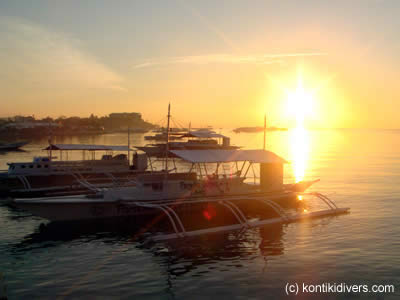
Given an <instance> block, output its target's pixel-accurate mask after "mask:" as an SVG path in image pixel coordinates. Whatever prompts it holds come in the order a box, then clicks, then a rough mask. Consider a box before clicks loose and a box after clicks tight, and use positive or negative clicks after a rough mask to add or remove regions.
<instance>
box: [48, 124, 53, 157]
mask: <svg viewBox="0 0 400 300" xmlns="http://www.w3.org/2000/svg"><path fill="white" fill-rule="evenodd" d="M49 130H50V136H49V140H48V142H49V146H50V151H49V156H50V157H49V161H52V156H53V151H52V148H53V145H52V143H53V130H52V128H51V124H50V123H49Z"/></svg>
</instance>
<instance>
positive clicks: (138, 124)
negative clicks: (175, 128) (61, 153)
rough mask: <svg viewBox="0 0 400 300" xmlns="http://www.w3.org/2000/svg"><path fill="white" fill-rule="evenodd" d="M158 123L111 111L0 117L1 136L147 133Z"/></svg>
mask: <svg viewBox="0 0 400 300" xmlns="http://www.w3.org/2000/svg"><path fill="white" fill-rule="evenodd" d="M154 127H155V125H153V124H151V123H149V122H146V121H144V120H143V119H142V115H141V114H140V113H136V112H132V113H111V114H109V115H108V116H101V117H98V116H95V115H94V114H91V115H90V116H89V117H76V116H73V117H65V116H60V117H58V118H51V117H46V118H42V119H36V118H35V117H34V116H15V117H10V118H3V119H1V120H0V135H1V136H10V135H11V136H12V135H17V136H21V137H23V136H26V137H29V136H45V135H49V134H53V135H77V134H101V133H107V132H118V131H127V130H128V128H130V129H131V130H132V131H133V132H135V131H136V132H145V131H147V130H150V129H152V128H154Z"/></svg>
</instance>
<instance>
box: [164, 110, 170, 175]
mask: <svg viewBox="0 0 400 300" xmlns="http://www.w3.org/2000/svg"><path fill="white" fill-rule="evenodd" d="M170 118H171V103H168V115H167V137H166V144H165V171H166V172H168V151H169V120H170Z"/></svg>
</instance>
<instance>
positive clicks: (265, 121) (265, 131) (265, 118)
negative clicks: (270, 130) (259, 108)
mask: <svg viewBox="0 0 400 300" xmlns="http://www.w3.org/2000/svg"><path fill="white" fill-rule="evenodd" d="M266 133H267V113H265V115H264V144H263V150H265V137H266Z"/></svg>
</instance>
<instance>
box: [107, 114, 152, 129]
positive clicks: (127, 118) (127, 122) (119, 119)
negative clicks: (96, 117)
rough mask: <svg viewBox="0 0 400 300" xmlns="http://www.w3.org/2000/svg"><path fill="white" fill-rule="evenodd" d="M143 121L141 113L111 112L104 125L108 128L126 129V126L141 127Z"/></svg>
mask: <svg viewBox="0 0 400 300" xmlns="http://www.w3.org/2000/svg"><path fill="white" fill-rule="evenodd" d="M144 123H145V122H144V121H143V119H142V114H140V113H137V112H132V113H128V112H123V113H111V114H109V115H108V118H107V120H106V122H105V126H106V128H107V129H109V130H120V129H127V128H128V127H131V128H135V127H142V126H143V124H144Z"/></svg>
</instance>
